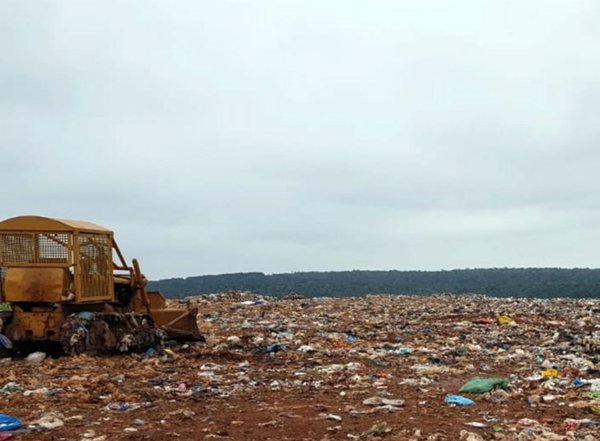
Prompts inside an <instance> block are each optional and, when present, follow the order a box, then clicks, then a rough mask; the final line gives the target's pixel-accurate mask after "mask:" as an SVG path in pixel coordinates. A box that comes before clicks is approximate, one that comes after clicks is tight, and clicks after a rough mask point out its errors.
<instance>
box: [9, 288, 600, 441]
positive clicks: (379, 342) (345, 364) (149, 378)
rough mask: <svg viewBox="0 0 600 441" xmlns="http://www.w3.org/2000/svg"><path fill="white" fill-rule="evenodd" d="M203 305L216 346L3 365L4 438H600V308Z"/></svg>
mask: <svg viewBox="0 0 600 441" xmlns="http://www.w3.org/2000/svg"><path fill="white" fill-rule="evenodd" d="M191 301H192V302H194V303H197V305H198V307H199V311H200V314H199V316H198V320H199V326H200V329H201V331H202V332H203V334H204V335H205V337H206V339H207V341H206V343H191V344H174V345H172V346H168V347H167V349H166V350H161V349H160V348H159V350H158V351H154V350H152V349H151V350H149V351H148V352H147V353H145V354H124V355H113V356H86V355H81V356H77V357H60V358H52V357H46V358H45V359H41V358H43V357H41V356H40V357H31V358H30V360H26V359H19V358H14V359H3V360H2V361H1V363H0V367H1V369H2V376H1V381H0V403H1V407H0V412H1V413H3V414H6V415H7V417H11V418H12V419H17V420H18V422H20V427H19V428H16V429H14V430H8V429H10V428H11V427H8V426H7V427H3V424H4V423H3V420H0V430H1V431H0V440H2V439H7V437H9V436H11V435H12V438H13V439H16V440H36V441H38V440H40V441H43V440H48V441H49V440H52V441H59V440H77V441H109V440H110V441H113V440H131V441H133V440H211V439H214V440H367V439H373V440H378V439H386V440H468V441H477V440H488V439H504V440H586V441H591V440H598V439H600V300H564V299H560V300H531V299H521V300H515V299H492V298H486V297H482V296H447V295H443V296H428V297H414V296H368V297H360V298H339V299H331V298H323V299H318V298H315V299H303V298H289V299H273V298H267V297H261V296H257V295H253V294H250V293H223V294H218V295H210V296H201V297H196V298H192V300H191ZM11 421H12V420H11ZM11 421H8V420H7V422H6V424H10V423H11Z"/></svg>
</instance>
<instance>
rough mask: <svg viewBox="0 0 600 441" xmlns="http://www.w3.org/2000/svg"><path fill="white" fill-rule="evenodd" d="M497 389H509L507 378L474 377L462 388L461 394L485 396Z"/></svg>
mask: <svg viewBox="0 0 600 441" xmlns="http://www.w3.org/2000/svg"><path fill="white" fill-rule="evenodd" d="M496 387H499V388H501V389H504V390H506V389H508V380H507V379H506V378H479V377H474V378H472V379H471V381H468V382H467V383H465V384H464V385H463V387H461V388H460V390H459V392H465V393H471V394H483V393H486V392H490V391H491V390H494V389H495V388H496Z"/></svg>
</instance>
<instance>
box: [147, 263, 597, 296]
mask: <svg viewBox="0 0 600 441" xmlns="http://www.w3.org/2000/svg"><path fill="white" fill-rule="evenodd" d="M149 289H150V290H155V291H161V292H162V293H163V294H165V295H166V296H168V297H171V298H181V297H187V296H190V295H197V294H209V293H216V292H220V291H237V290H241V291H252V292H255V293H259V294H265V295H270V296H286V295H290V294H302V295H304V296H305V297H323V296H327V297H346V296H360V295H365V294H384V293H385V294H416V295H427V294H436V293H453V294H462V293H479V294H487V295H490V296H495V297H541V298H550V297H575V298H581V297H600V269H586V268H576V269H563V268H491V269H461V270H451V271H358V270H355V271H330V272H297V273H286V274H270V275H266V274H263V273H236V274H221V275H213V276H195V277H187V278H175V279H163V280H158V281H151V282H150V283H149Z"/></svg>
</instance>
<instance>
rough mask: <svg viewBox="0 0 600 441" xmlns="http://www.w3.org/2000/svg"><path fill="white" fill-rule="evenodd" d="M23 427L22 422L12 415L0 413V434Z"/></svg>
mask: <svg viewBox="0 0 600 441" xmlns="http://www.w3.org/2000/svg"><path fill="white" fill-rule="evenodd" d="M19 427H21V421H19V420H18V419H17V418H15V417H11V416H10V415H5V414H3V413H0V432H8V431H9V430H15V429H18V428H19Z"/></svg>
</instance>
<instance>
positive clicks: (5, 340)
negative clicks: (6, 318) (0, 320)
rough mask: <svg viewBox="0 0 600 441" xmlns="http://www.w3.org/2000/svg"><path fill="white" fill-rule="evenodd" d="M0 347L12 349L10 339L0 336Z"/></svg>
mask: <svg viewBox="0 0 600 441" xmlns="http://www.w3.org/2000/svg"><path fill="white" fill-rule="evenodd" d="M0 345H2V346H4V347H5V348H6V349H12V347H13V345H12V342H11V341H10V339H9V338H8V337H7V336H6V335H4V334H0Z"/></svg>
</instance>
